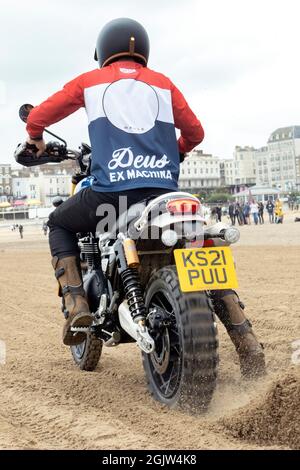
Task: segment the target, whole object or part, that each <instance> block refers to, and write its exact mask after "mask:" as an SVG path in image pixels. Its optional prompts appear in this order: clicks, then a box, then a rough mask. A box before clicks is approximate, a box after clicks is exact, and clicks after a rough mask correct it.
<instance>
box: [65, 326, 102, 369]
mask: <svg viewBox="0 0 300 470" xmlns="http://www.w3.org/2000/svg"><path fill="white" fill-rule="evenodd" d="M70 349H71V353H72V356H73V359H74V362H75V364H76V365H77V366H78V367H79V369H81V370H87V371H92V370H95V369H96V367H97V365H98V362H99V359H100V356H101V352H102V341H101V340H100V339H98V338H96V336H95V335H93V334H92V333H88V334H87V336H86V339H85V340H84V341H83V342H82V343H80V344H77V345H76V346H71V347H70Z"/></svg>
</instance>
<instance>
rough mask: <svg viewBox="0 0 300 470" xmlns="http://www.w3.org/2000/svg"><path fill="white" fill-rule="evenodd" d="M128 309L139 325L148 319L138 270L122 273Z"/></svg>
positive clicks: (127, 270)
mask: <svg viewBox="0 0 300 470" xmlns="http://www.w3.org/2000/svg"><path fill="white" fill-rule="evenodd" d="M121 279H122V281H123V286H124V291H125V295H126V299H127V302H128V307H129V310H130V313H131V315H132V318H133V320H134V321H135V322H136V323H138V322H139V321H143V320H144V319H145V318H146V307H145V303H144V298H143V290H142V285H141V283H140V276H139V273H138V271H137V269H136V268H128V269H125V271H123V272H122V273H121Z"/></svg>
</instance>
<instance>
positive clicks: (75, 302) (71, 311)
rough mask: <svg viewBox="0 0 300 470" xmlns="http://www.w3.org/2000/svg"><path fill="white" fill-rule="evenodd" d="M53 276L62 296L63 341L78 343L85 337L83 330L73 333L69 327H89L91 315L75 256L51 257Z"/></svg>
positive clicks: (70, 344)
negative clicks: (64, 319) (64, 321)
mask: <svg viewBox="0 0 300 470" xmlns="http://www.w3.org/2000/svg"><path fill="white" fill-rule="evenodd" d="M52 266H53V268H54V269H55V276H56V278H57V280H58V282H59V284H60V287H61V293H62V296H63V308H64V315H65V318H66V323H65V325H64V328H63V342H64V344H65V345H67V346H73V345H76V344H80V343H82V342H83V341H84V339H85V338H86V334H85V333H83V332H79V333H73V332H72V331H71V327H76V328H79V327H81V328H82V327H89V326H90V325H91V324H92V321H93V317H92V315H91V313H90V309H89V306H88V303H87V300H86V298H85V292H84V289H83V286H82V279H81V276H80V274H79V270H78V265H77V258H76V256H69V257H67V258H62V259H58V258H57V257H54V258H53V259H52Z"/></svg>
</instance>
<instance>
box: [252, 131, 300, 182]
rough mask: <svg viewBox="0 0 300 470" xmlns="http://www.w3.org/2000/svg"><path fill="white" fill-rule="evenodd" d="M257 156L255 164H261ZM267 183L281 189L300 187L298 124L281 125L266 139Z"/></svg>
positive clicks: (299, 137)
mask: <svg viewBox="0 0 300 470" xmlns="http://www.w3.org/2000/svg"><path fill="white" fill-rule="evenodd" d="M260 161H261V160H260V159H259V158H258V160H257V164H258V165H261V163H260ZM266 165H267V166H268V168H269V171H268V184H270V185H271V186H273V187H277V188H279V189H281V190H282V191H291V190H296V189H300V126H290V127H281V128H279V129H276V130H275V131H274V132H272V134H271V136H270V138H269V140H268V161H267V163H266Z"/></svg>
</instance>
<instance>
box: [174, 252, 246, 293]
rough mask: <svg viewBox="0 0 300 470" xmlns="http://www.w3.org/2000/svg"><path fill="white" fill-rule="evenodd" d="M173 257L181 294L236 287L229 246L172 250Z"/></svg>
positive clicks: (236, 282)
mask: <svg viewBox="0 0 300 470" xmlns="http://www.w3.org/2000/svg"><path fill="white" fill-rule="evenodd" d="M174 256H175V261H176V267H177V272H178V277H179V282H180V288H181V290H182V292H193V291H200V290H216V289H236V288H237V287H238V281H237V276H236V272H235V267H234V261H233V257H232V253H231V249H230V248H229V246H225V247H216V248H191V249H189V248H188V249H184V250H174Z"/></svg>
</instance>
